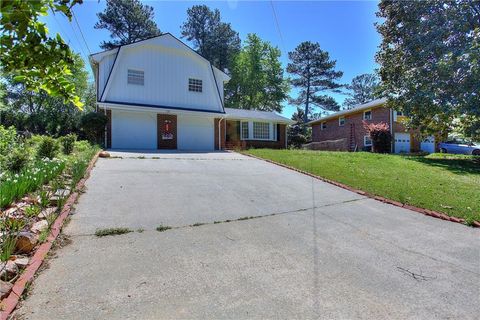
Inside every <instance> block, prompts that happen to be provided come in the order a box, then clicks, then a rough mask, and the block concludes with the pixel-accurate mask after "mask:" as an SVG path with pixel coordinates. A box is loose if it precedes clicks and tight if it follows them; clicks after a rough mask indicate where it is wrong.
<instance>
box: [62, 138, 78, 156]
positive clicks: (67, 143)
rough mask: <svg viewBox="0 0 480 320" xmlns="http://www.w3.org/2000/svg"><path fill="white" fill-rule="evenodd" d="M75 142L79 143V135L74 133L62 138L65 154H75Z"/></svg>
mask: <svg viewBox="0 0 480 320" xmlns="http://www.w3.org/2000/svg"><path fill="white" fill-rule="evenodd" d="M75 141H77V135H76V134H74V133H69V134H67V135H66V136H63V137H61V138H60V143H61V144H62V151H63V154H67V155H68V154H71V153H72V152H73V147H74V146H75Z"/></svg>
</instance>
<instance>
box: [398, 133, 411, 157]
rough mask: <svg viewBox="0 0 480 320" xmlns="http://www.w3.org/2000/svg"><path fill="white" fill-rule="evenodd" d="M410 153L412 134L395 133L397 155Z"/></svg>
mask: <svg viewBox="0 0 480 320" xmlns="http://www.w3.org/2000/svg"><path fill="white" fill-rule="evenodd" d="M409 152H410V133H398V132H396V133H395V153H409Z"/></svg>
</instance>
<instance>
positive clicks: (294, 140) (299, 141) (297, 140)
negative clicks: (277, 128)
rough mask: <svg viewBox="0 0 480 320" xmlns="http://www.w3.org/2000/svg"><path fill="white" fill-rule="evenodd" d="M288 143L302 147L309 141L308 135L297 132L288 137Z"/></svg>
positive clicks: (295, 146)
mask: <svg viewBox="0 0 480 320" xmlns="http://www.w3.org/2000/svg"><path fill="white" fill-rule="evenodd" d="M288 143H289V145H290V146H292V147H294V148H301V147H302V146H303V145H304V144H305V143H307V137H305V136H304V135H303V134H301V133H297V134H295V135H292V136H291V137H289V138H288Z"/></svg>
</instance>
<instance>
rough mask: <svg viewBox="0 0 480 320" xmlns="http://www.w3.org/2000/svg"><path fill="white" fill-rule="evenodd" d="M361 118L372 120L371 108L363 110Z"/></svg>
mask: <svg viewBox="0 0 480 320" xmlns="http://www.w3.org/2000/svg"><path fill="white" fill-rule="evenodd" d="M363 120H372V110H367V111H364V112H363Z"/></svg>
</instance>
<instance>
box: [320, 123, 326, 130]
mask: <svg viewBox="0 0 480 320" xmlns="http://www.w3.org/2000/svg"><path fill="white" fill-rule="evenodd" d="M320 129H321V130H325V129H327V123H326V122H322V123H321V124H320Z"/></svg>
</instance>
